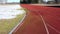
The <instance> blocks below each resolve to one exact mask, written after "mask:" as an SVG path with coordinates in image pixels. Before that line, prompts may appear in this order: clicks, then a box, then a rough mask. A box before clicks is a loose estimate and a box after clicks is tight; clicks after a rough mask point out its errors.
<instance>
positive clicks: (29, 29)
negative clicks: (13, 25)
mask: <svg viewBox="0 0 60 34" xmlns="http://www.w3.org/2000/svg"><path fill="white" fill-rule="evenodd" d="M21 6H22V7H24V8H26V9H28V12H27V16H26V18H25V19H24V20H23V22H22V23H23V24H22V25H19V26H18V27H17V29H16V30H15V31H14V32H13V34H60V27H59V26H60V8H54V7H44V6H34V5H28V4H22V5H21Z"/></svg>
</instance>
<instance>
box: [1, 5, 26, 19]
mask: <svg viewBox="0 0 60 34" xmlns="http://www.w3.org/2000/svg"><path fill="white" fill-rule="evenodd" d="M18 8H20V9H21V8H22V7H21V6H20V5H5V6H0V19H13V18H16V16H17V15H19V14H23V13H24V12H25V11H24V10H16V9H18Z"/></svg>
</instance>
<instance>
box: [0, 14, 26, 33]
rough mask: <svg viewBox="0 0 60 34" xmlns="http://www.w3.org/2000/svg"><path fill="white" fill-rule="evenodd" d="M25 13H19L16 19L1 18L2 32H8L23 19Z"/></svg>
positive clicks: (0, 29) (0, 26)
mask: <svg viewBox="0 0 60 34" xmlns="http://www.w3.org/2000/svg"><path fill="white" fill-rule="evenodd" d="M25 14H26V13H24V14H20V15H17V17H16V18H14V19H1V20H0V34H8V33H9V32H10V31H11V30H12V29H13V28H14V27H15V26H16V25H17V24H18V23H19V22H20V21H21V19H22V18H23V17H24V15H25Z"/></svg>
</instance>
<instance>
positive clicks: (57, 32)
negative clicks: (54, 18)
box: [47, 24, 60, 34]
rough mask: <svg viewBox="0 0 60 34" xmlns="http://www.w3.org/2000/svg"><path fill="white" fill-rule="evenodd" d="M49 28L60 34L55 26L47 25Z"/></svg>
mask: <svg viewBox="0 0 60 34" xmlns="http://www.w3.org/2000/svg"><path fill="white" fill-rule="evenodd" d="M47 26H49V27H50V28H52V29H53V30H55V31H56V32H57V33H59V34H60V31H58V30H57V29H55V28H54V27H53V26H51V25H49V24H47Z"/></svg>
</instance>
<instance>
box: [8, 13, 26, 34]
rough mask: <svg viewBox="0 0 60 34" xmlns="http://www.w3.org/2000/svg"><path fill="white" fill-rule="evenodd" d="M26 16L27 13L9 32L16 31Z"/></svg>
mask: <svg viewBox="0 0 60 34" xmlns="http://www.w3.org/2000/svg"><path fill="white" fill-rule="evenodd" d="M25 17H26V14H25V15H24V17H23V18H22V20H21V21H19V23H18V24H17V25H16V26H15V27H14V28H13V29H12V30H11V31H10V32H9V34H12V33H13V32H14V31H15V29H16V28H17V27H18V26H19V25H20V24H21V23H22V21H23V20H24V19H25ZM21 25H22V24H21Z"/></svg>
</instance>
